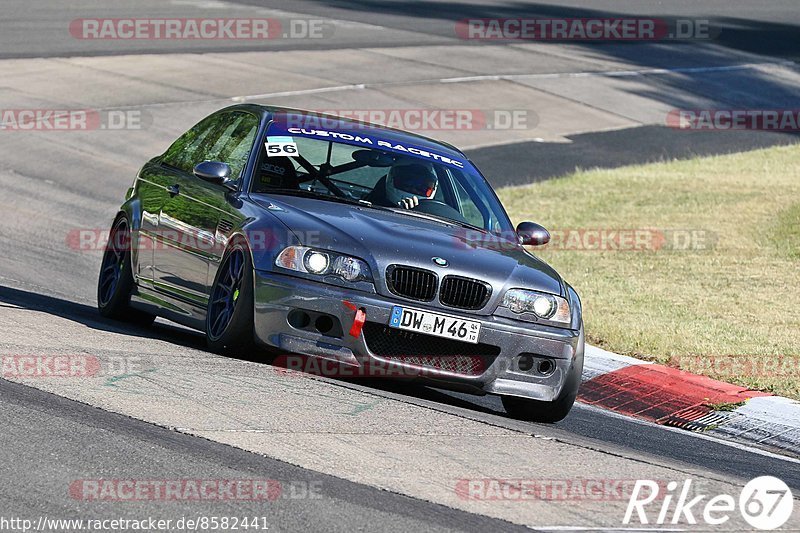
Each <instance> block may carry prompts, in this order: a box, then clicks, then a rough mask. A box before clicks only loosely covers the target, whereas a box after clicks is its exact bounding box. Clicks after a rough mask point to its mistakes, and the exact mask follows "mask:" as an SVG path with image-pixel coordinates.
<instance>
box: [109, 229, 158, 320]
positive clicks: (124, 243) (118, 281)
mask: <svg viewBox="0 0 800 533" xmlns="http://www.w3.org/2000/svg"><path fill="white" fill-rule="evenodd" d="M131 265H132V263H131V231H130V225H129V223H128V219H127V218H126V217H125V216H120V217H119V218H118V219H117V220H116V221H115V222H114V225H113V226H112V227H111V233H109V235H108V243H107V244H106V249H105V252H104V253H103V261H102V263H101V264H100V276H99V277H98V280H97V309H98V310H99V311H100V314H101V315H102V316H104V317H106V318H113V319H115V320H124V321H127V322H133V323H135V324H140V325H144V326H146V325H149V324H152V323H153V320H155V318H156V317H155V316H153V315H151V314H148V313H145V312H142V311H139V310H138V309H133V308H132V307H131V306H130V302H131V293H132V292H133V287H134V281H133V272H132V266H131Z"/></svg>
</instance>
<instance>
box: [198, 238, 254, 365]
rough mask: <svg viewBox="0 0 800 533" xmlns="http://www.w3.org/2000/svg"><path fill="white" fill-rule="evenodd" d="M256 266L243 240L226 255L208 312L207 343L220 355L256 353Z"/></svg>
mask: <svg viewBox="0 0 800 533" xmlns="http://www.w3.org/2000/svg"><path fill="white" fill-rule="evenodd" d="M253 321H254V312H253V263H252V259H251V258H250V251H249V250H248V248H247V245H246V244H245V243H244V241H243V239H237V240H236V241H235V242H234V243H233V244H232V245H231V246H230V247H229V248H228V250H227V251H226V252H225V255H224V256H223V258H222V263H221V265H220V267H219V270H217V275H216V276H215V279H214V285H213V286H212V289H211V298H210V299H209V302H208V312H207V313H206V340H207V341H208V347H209V348H210V349H211V350H212V351H214V352H217V353H232V352H236V351H239V352H241V351H244V350H248V351H250V350H253V349H254V348H255V343H254V342H253V339H254V336H253Z"/></svg>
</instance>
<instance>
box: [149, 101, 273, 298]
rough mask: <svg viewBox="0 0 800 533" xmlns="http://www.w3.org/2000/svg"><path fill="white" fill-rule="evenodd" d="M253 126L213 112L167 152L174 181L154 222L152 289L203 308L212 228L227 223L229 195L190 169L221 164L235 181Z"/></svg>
mask: <svg viewBox="0 0 800 533" xmlns="http://www.w3.org/2000/svg"><path fill="white" fill-rule="evenodd" d="M258 123H259V119H258V117H256V116H255V115H253V114H250V113H247V112H242V111H231V112H222V113H217V114H215V115H212V116H211V117H209V118H208V119H206V120H205V121H203V122H201V123H200V124H198V126H196V127H195V128H193V130H196V131H194V132H193V134H192V135H190V136H189V137H188V138H187V139H185V140H184V142H183V143H181V144H179V145H178V146H177V147H175V149H174V150H173V148H172V147H171V148H170V150H168V152H167V154H166V155H165V157H164V161H163V164H164V166H165V167H166V169H167V170H174V171H175V172H174V174H173V175H174V178H175V179H174V183H172V184H170V185H168V186H167V191H168V194H169V198H168V199H167V200H166V201H165V202H164V205H163V206H162V208H161V211H160V213H159V218H158V227H159V230H158V234H159V238H160V243H159V244H160V245H159V246H156V249H155V252H154V254H153V262H154V266H155V268H154V284H155V286H156V288H157V289H159V290H161V291H165V292H168V293H171V294H172V295H173V296H176V297H178V298H180V299H182V300H185V301H188V302H191V303H194V304H196V305H199V306H201V307H205V305H206V303H207V299H208V295H209V293H210V290H209V285H210V281H209V269H210V266H211V265H212V264H215V263H216V262H217V260H218V256H219V251H218V250H217V247H218V246H219V245H220V243H218V242H217V233H218V226H219V225H220V224H221V223H222V224H223V225H225V226H228V225H231V224H233V221H232V220H230V218H231V217H230V215H229V212H230V205H229V202H228V199H227V197H226V195H228V194H230V191H229V190H228V189H226V188H225V187H222V186H220V185H217V184H213V183H208V182H206V181H204V180H202V179H200V178H198V177H196V176H195V175H194V174H193V169H194V166H195V165H196V164H197V163H201V162H203V161H221V162H224V163H228V164H229V165H230V166H231V178H232V179H234V180H236V179H240V178H241V176H240V174H241V172H242V170H243V168H244V166H245V163H246V162H247V158H248V156H249V154H250V152H251V150H252V147H253V143H254V141H255V136H256V132H257V130H258ZM176 144H177V143H176Z"/></svg>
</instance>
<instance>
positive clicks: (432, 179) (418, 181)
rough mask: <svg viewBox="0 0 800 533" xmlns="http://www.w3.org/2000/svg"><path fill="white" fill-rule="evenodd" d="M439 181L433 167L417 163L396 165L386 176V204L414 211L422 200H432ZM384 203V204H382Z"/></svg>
mask: <svg viewBox="0 0 800 533" xmlns="http://www.w3.org/2000/svg"><path fill="white" fill-rule="evenodd" d="M438 186H439V179H438V178H437V177H436V173H435V172H434V170H433V167H431V166H429V165H426V164H423V163H417V162H410V161H401V162H398V163H395V164H394V165H393V166H392V168H391V169H389V173H388V174H387V175H386V182H385V203H386V205H388V206H392V207H395V206H400V207H402V208H404V209H413V208H415V207H417V206H418V205H419V202H420V200H430V199H432V198H433V197H434V196H435V195H436V189H437V188H438ZM381 203H383V202H381Z"/></svg>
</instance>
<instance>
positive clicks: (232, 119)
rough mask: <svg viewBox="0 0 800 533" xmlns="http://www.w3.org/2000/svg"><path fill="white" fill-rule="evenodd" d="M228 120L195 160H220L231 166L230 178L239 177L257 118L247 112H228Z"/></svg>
mask: <svg viewBox="0 0 800 533" xmlns="http://www.w3.org/2000/svg"><path fill="white" fill-rule="evenodd" d="M227 115H228V117H229V121H228V122H227V123H226V124H225V125H223V126H222V131H221V132H220V134H219V137H218V138H217V142H215V143H214V145H213V146H211V148H209V150H208V151H207V152H206V153H205V154H202V156H203V159H200V160H199V161H197V163H199V162H200V161H206V160H207V161H221V162H223V163H228V165H230V167H231V179H234V180H237V179H239V178H240V177H241V174H242V170H243V169H244V166H245V164H246V163H247V158H248V157H249V156H250V150H252V148H253V141H255V138H256V131H257V130H258V118H256V117H255V116H253V115H251V114H249V113H229V114H227Z"/></svg>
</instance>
